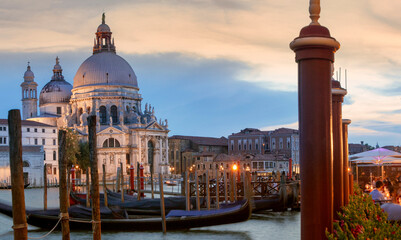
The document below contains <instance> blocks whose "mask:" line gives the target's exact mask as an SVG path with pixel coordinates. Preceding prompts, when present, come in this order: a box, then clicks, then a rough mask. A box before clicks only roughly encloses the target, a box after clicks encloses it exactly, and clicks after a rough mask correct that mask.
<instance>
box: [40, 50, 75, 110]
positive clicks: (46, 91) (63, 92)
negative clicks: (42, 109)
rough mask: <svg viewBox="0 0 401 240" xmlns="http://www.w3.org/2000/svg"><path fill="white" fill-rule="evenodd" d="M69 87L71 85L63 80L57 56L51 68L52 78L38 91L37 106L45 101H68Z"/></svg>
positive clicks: (69, 96) (70, 87)
mask: <svg viewBox="0 0 401 240" xmlns="http://www.w3.org/2000/svg"><path fill="white" fill-rule="evenodd" d="M71 89H72V85H71V84H69V83H68V82H67V81H65V80H64V76H63V69H62V68H61V66H60V61H59V58H58V57H57V58H56V65H54V68H53V76H52V80H51V81H50V82H48V83H47V84H46V85H45V86H44V87H43V88H42V91H40V95H39V106H42V105H43V104H47V103H68V102H69V101H70V98H71V94H72V93H71Z"/></svg>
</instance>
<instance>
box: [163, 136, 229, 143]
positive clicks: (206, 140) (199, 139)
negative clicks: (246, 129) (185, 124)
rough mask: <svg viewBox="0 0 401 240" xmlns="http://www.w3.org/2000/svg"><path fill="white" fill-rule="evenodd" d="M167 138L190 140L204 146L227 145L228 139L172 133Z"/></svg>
mask: <svg viewBox="0 0 401 240" xmlns="http://www.w3.org/2000/svg"><path fill="white" fill-rule="evenodd" d="M169 139H182V140H190V141H192V142H193V143H196V144H199V145H206V146H228V139H227V138H225V137H221V138H212V137H196V136H182V135H174V136H171V137H169Z"/></svg>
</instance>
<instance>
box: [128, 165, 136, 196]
mask: <svg viewBox="0 0 401 240" xmlns="http://www.w3.org/2000/svg"><path fill="white" fill-rule="evenodd" d="M134 180H135V179H134V165H131V167H130V168H129V185H130V188H131V193H132V194H134V190H135V183H134Z"/></svg>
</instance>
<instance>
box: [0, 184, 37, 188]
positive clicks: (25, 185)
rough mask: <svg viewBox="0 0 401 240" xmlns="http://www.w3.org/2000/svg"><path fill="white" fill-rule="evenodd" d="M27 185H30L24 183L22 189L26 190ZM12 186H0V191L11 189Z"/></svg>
mask: <svg viewBox="0 0 401 240" xmlns="http://www.w3.org/2000/svg"><path fill="white" fill-rule="evenodd" d="M29 185H31V184H30V183H26V184H24V188H27V187H28V186H29ZM11 188H12V186H11V185H7V186H0V189H11Z"/></svg>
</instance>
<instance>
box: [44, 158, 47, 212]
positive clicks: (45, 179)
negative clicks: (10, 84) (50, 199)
mask: <svg viewBox="0 0 401 240" xmlns="http://www.w3.org/2000/svg"><path fill="white" fill-rule="evenodd" d="M43 210H44V211H46V210H47V169H46V164H45V165H44V166H43Z"/></svg>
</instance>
